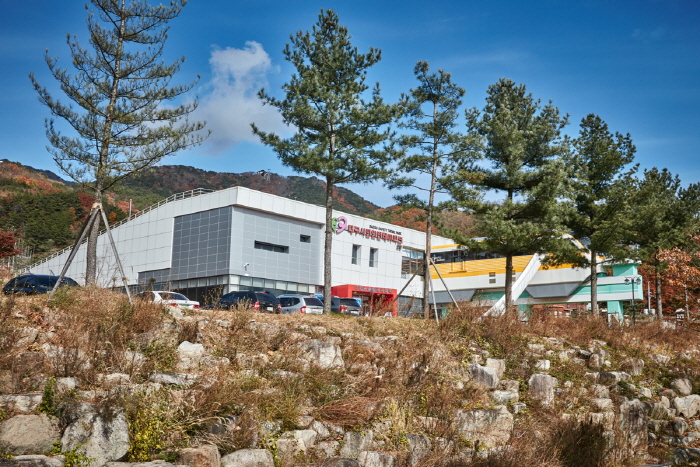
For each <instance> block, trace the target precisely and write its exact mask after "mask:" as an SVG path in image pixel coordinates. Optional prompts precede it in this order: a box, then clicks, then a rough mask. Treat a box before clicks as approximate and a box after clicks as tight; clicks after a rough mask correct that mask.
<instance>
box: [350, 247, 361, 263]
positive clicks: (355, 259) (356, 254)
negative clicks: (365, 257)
mask: <svg viewBox="0 0 700 467" xmlns="http://www.w3.org/2000/svg"><path fill="white" fill-rule="evenodd" d="M359 262H360V245H353V246H352V264H358V263H359Z"/></svg>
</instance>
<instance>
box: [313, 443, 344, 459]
mask: <svg viewBox="0 0 700 467" xmlns="http://www.w3.org/2000/svg"><path fill="white" fill-rule="evenodd" d="M338 449H340V443H339V442H337V441H321V442H320V443H318V444H317V445H316V452H319V453H321V454H322V456H323V457H334V456H335V455H336V454H338Z"/></svg>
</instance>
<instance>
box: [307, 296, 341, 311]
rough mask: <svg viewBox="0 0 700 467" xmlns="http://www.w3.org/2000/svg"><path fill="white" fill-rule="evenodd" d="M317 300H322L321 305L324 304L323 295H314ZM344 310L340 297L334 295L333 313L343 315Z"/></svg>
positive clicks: (332, 301)
mask: <svg viewBox="0 0 700 467" xmlns="http://www.w3.org/2000/svg"><path fill="white" fill-rule="evenodd" d="M314 296H315V297H316V298H318V299H319V300H321V303H323V294H316V295H314ZM342 311H343V310H342V305H341V304H340V297H336V296H335V295H333V296H332V297H331V313H341V312H342Z"/></svg>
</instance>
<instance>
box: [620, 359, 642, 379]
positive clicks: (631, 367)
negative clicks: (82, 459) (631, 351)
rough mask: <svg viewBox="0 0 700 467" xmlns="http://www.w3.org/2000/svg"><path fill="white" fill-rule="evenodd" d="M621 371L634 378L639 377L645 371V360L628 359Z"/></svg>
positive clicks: (623, 363)
mask: <svg viewBox="0 0 700 467" xmlns="http://www.w3.org/2000/svg"><path fill="white" fill-rule="evenodd" d="M620 369H621V370H622V371H624V372H626V373H629V374H630V375H632V376H639V375H641V374H642V372H643V371H644V360H642V359H641V358H628V359H627V360H625V361H624V362H622V365H621V366H620Z"/></svg>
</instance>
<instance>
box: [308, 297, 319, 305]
mask: <svg viewBox="0 0 700 467" xmlns="http://www.w3.org/2000/svg"><path fill="white" fill-rule="evenodd" d="M304 301H305V302H306V306H323V302H322V301H321V300H319V299H318V298H316V297H304Z"/></svg>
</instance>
